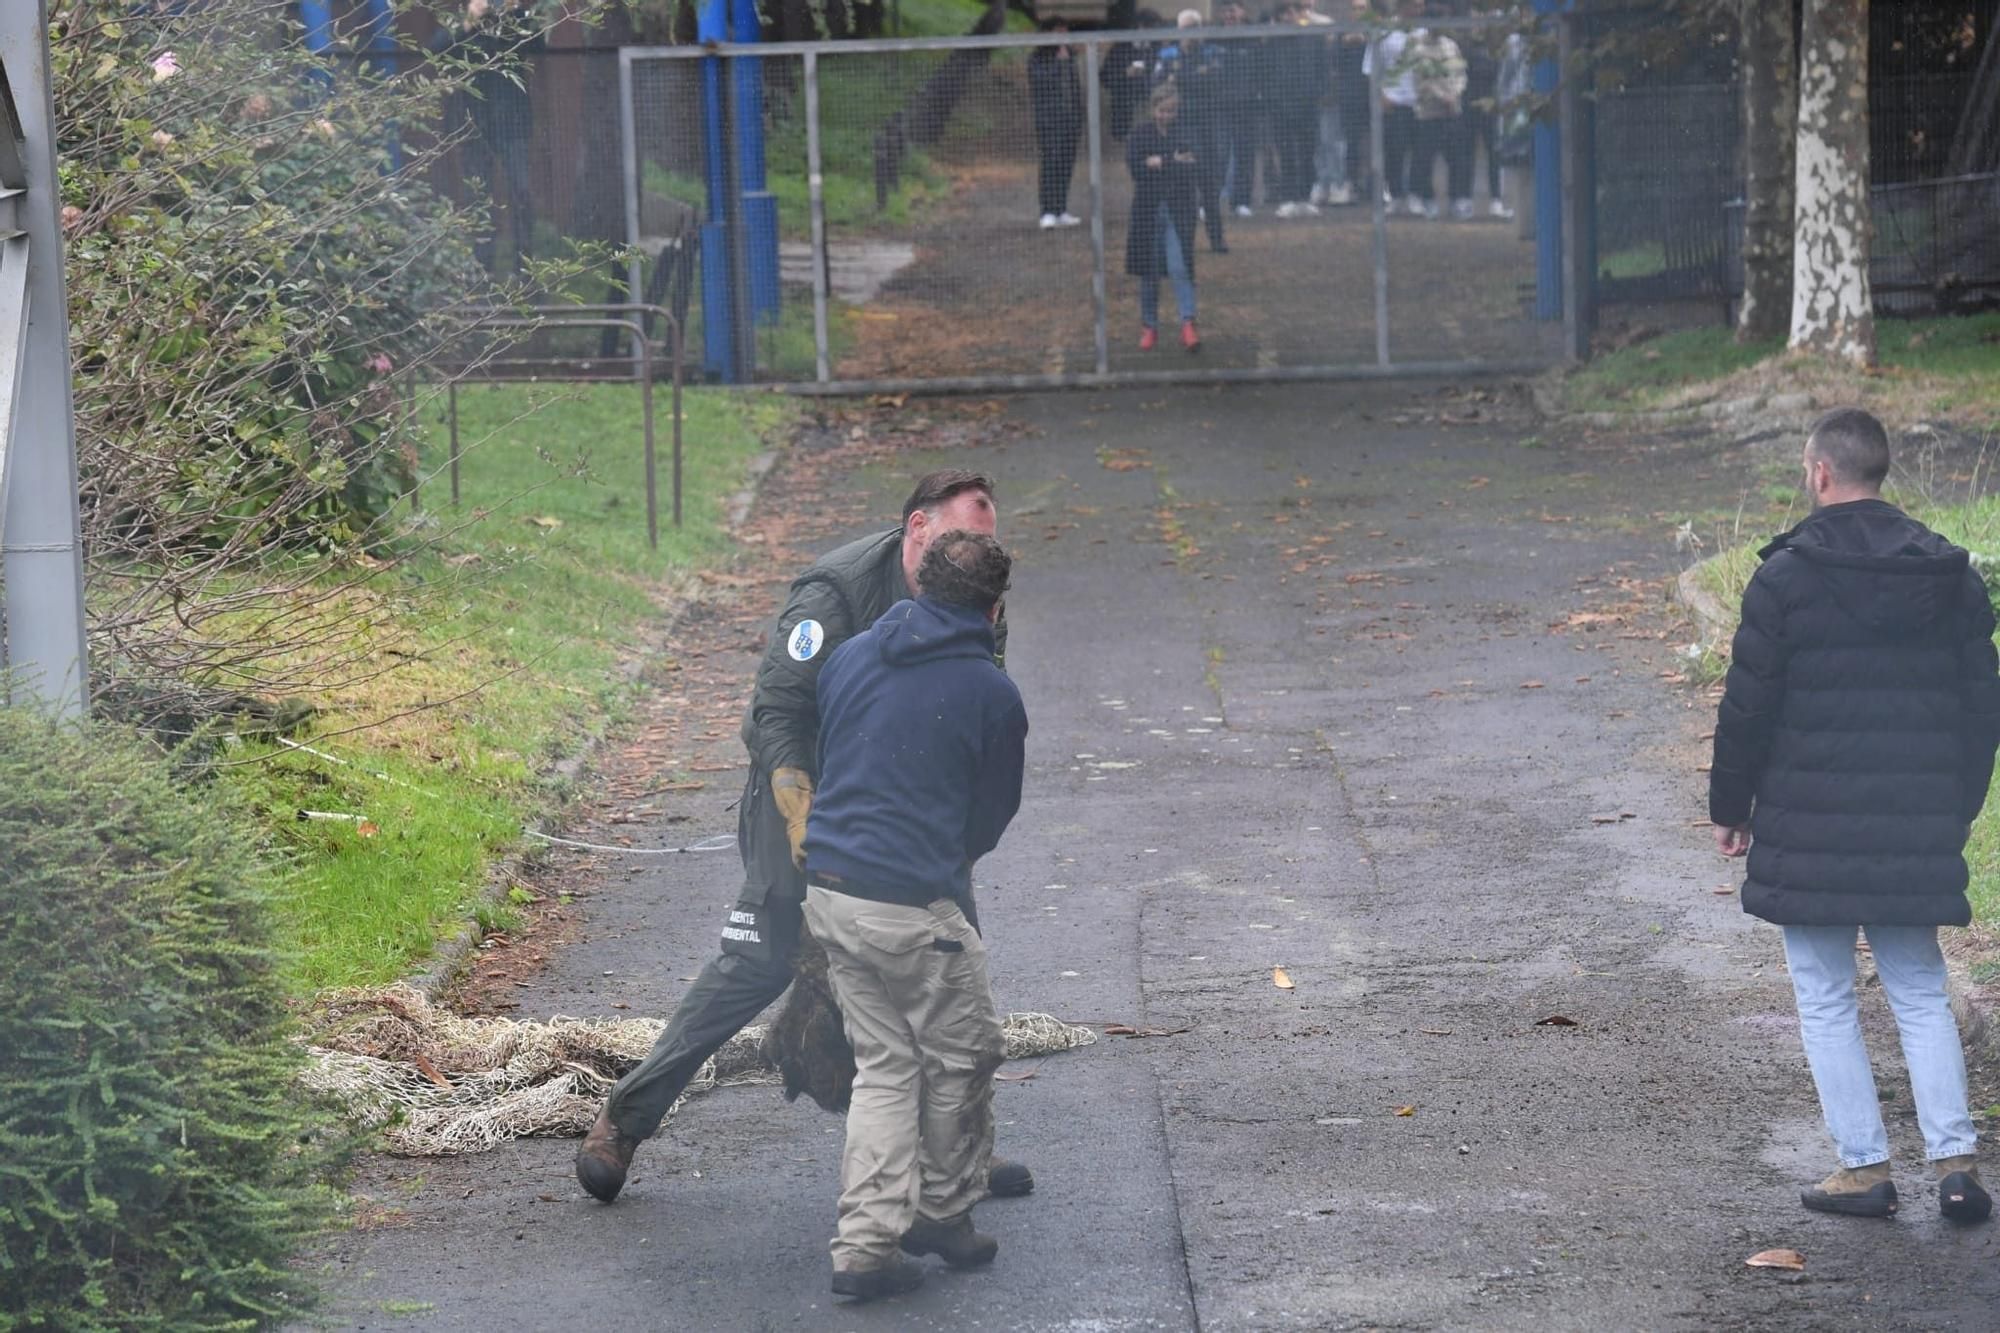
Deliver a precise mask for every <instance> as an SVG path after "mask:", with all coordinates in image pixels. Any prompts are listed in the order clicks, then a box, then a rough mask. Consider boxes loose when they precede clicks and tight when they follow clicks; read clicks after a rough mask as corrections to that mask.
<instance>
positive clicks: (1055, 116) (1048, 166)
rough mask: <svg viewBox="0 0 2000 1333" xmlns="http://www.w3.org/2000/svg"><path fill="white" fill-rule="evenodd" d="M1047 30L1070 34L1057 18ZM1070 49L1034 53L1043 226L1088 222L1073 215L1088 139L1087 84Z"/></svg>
mask: <svg viewBox="0 0 2000 1333" xmlns="http://www.w3.org/2000/svg"><path fill="white" fill-rule="evenodd" d="M1042 31H1043V32H1068V31H1069V24H1067V23H1065V22H1063V21H1062V20H1061V19H1055V20H1052V21H1050V22H1048V23H1045V24H1043V25H1042ZM1076 67H1077V60H1076V55H1075V53H1074V52H1072V51H1071V50H1070V48H1069V47H1068V46H1038V47H1036V48H1035V49H1034V50H1033V51H1031V52H1029V53H1028V100H1029V102H1030V103H1031V105H1032V107H1033V110H1034V117H1035V153H1036V156H1037V158H1038V159H1039V162H1040V185H1041V212H1042V217H1041V226H1042V230H1043V231H1048V230H1050V229H1051V228H1054V227H1074V226H1076V225H1077V224H1078V223H1079V222H1081V221H1083V219H1082V218H1079V217H1077V216H1076V215H1075V214H1073V213H1071V212H1070V211H1069V181H1070V177H1071V176H1073V175H1074V174H1075V173H1076V149H1077V145H1078V144H1079V143H1080V142H1081V141H1082V139H1083V119H1084V117H1083V80H1082V79H1081V78H1079V77H1078V75H1077V68H1076Z"/></svg>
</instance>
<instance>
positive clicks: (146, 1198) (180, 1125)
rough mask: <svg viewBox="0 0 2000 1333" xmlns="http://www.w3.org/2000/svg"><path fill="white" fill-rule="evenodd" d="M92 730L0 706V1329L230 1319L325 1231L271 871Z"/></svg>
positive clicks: (229, 827) (196, 797) (122, 747)
mask: <svg viewBox="0 0 2000 1333" xmlns="http://www.w3.org/2000/svg"><path fill="white" fill-rule="evenodd" d="M243 827H244V826H243V824H241V823H240V822H239V819H238V815H237V813H236V812H235V811H233V810H231V809H229V808H227V807H226V806H221V805H219V804H217V803H216V801H215V800H214V799H213V798H212V796H211V794H210V793H207V792H192V793H191V792H190V791H189V790H188V789H187V788H186V787H185V786H182V785H178V784H177V783H176V782H175V781H174V779H173V777H172V775H171V773H170V770H169V769H168V768H167V767H166V765H164V764H163V763H162V762H161V761H160V759H159V758H158V757H157V755H155V754H152V753H150V752H148V751H147V750H145V749H144V748H143V747H142V746H141V745H140V744H139V743H138V742H137V741H135V740H134V739H132V738H131V737H130V735H129V734H126V733H121V732H119V731H117V730H115V729H111V728H102V727H101V728H98V729H95V730H93V731H90V732H88V733H85V732H82V731H80V730H78V729H76V728H74V727H70V726H65V725H58V724H53V723H50V722H47V721H44V720H42V719H40V718H38V717H36V716H34V715H31V714H28V713H24V712H21V711H18V710H7V709H0V848H5V849H6V851H5V864H6V875H5V878H4V882H0V976H4V977H5V978H7V982H6V987H7V994H6V1002H5V1004H4V1005H0V1333H12V1331H13V1330H26V1329H63V1330H98V1329H158V1330H169V1329H171V1330H182V1329H222V1328H249V1327H255V1326H258V1325H260V1324H263V1323H267V1322H270V1321H272V1320H273V1319H275V1318H277V1317H280V1316H282V1315H285V1314H289V1313H292V1312H295V1311H296V1310H298V1309H299V1308H301V1307H302V1305H303V1304H304V1303H305V1302H306V1299H307V1297H308V1295H309V1288H308V1287H307V1286H306V1284H304V1283H303V1282H302V1281H301V1280H300V1278H299V1277H298V1275H296V1274H295V1273H293V1272H291V1271H289V1270H288V1268H287V1263H288V1260H289V1258H290V1256H291V1255H292V1253H293V1252H294V1250H295V1249H296V1248H297V1246H298V1245H299V1244H300V1243H301V1242H302V1241H303V1240H305V1239H307V1238H308V1237H310V1236H311V1235H313V1234H315V1233H316V1232H317V1231H318V1230H319V1228H320V1227H322V1226H323V1225H324V1224H325V1223H326V1221H327V1220H328V1219H329V1218H330V1216H331V1209H332V1207H333V1202H334V1197H335V1196H334V1195H333V1193H332V1192H331V1190H330V1188H329V1187H328V1186H326V1185H324V1184H322V1183H321V1181H322V1178H323V1172H324V1171H325V1170H326V1169H327V1168H328V1167H329V1166H330V1165H332V1158H333V1156H334V1155H335V1152H336V1143H337V1140H335V1139H331V1138H322V1137H321V1136H320V1135H319V1133H318V1132H317V1122H316V1119H315V1114H316V1112H315V1109H314V1108H313V1107H312V1106H311V1105H310V1104H308V1103H306V1102H305V1101H304V1100H303V1099H302V1097H301V1095H300V1093H299V1090H298V1088H297V1087H296V1085H295V1083H294V1075H295V1073H296V1070H297V1068H298V1065H299V1062H300V1060H301V1058H302V1053H301V1049H300V1048H299V1047H297V1046H295V1045H294V1044H293V1043H291V1042H290V1041H288V1040H287V1037H286V1032H287V1024H288V1017H287V1013H286V1010H285V1008H284V1005H283V1002H282V1000H281V997H280V993H279V990H278V984H277V978H276V971H275V967H274V960H273V957H272V953H271V950H270V948H269V945H268V939H269V927H268V925H267V922H266V898H267V895H268V894H269V893H270V892H271V891H272V890H273V888H274V887H275V886H276V884H277V883H278V879H277V877H276V875H275V872H274V869H273V867H272V866H271V865H269V864H268V862H267V861H266V860H265V859H264V858H262V857H261V856H260V855H259V853H258V852H257V850H256V849H255V847H254V846H253V845H252V843H251V842H250V840H249V839H248V838H247V837H246V836H245V834H244V833H243V832H242V829H243Z"/></svg>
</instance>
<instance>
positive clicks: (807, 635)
mask: <svg viewBox="0 0 2000 1333" xmlns="http://www.w3.org/2000/svg"><path fill="white" fill-rule="evenodd" d="M825 642H826V630H825V629H824V628H823V627H822V626H821V625H820V623H819V622H818V621H817V620H801V621H800V622H799V623H798V624H796V625H794V626H792V639H791V642H790V643H788V644H787V645H786V649H787V651H789V652H790V653H791V655H792V660H793V661H794V662H810V661H812V660H813V659H814V658H815V657H818V656H819V649H820V645H821V644H823V643H825Z"/></svg>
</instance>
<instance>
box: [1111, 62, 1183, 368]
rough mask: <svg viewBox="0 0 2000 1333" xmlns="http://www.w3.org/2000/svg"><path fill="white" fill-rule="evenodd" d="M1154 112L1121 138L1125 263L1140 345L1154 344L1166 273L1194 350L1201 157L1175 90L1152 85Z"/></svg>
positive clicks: (1148, 347)
mask: <svg viewBox="0 0 2000 1333" xmlns="http://www.w3.org/2000/svg"><path fill="white" fill-rule="evenodd" d="M1151 112H1152V114H1151V118H1150V119H1148V120H1147V121H1146V122H1145V123H1144V124H1142V125H1137V126H1135V127H1133V130H1132V134H1131V137H1129V138H1128V139H1126V141H1125V165H1126V166H1127V167H1128V168H1130V170H1131V172H1132V218H1131V222H1130V224H1129V225H1128V226H1127V228H1126V232H1125V271H1126V272H1127V273H1129V274H1131V275H1132V276H1133V277H1135V278H1137V279H1138V280H1139V325H1140V328H1139V350H1140V351H1142V352H1150V351H1152V350H1153V348H1155V347H1156V346H1158V345H1159V341H1160V334H1159V326H1160V279H1161V278H1163V277H1165V278H1171V279H1172V280H1173V284H1174V299H1175V301H1176V303H1177V304H1178V305H1179V307H1180V317H1181V346H1183V347H1185V348H1187V350H1188V351H1190V352H1192V351H1195V350H1196V349H1197V348H1199V347H1200V346H1201V334H1200V333H1199V332H1197V331H1196V329H1195V322H1194V320H1195V292H1194V247H1193V246H1192V245H1191V244H1190V243H1189V241H1190V238H1191V237H1193V236H1194V234H1195V226H1196V220H1195V219H1196V213H1197V210H1198V209H1199V207H1200V204H1199V197H1200V173H1201V161H1200V158H1199V157H1198V156H1197V155H1196V153H1195V151H1194V144H1193V142H1192V141H1191V140H1190V139H1189V138H1188V133H1187V129H1186V127H1185V126H1183V125H1182V124H1180V120H1179V117H1180V94H1178V93H1177V92H1175V91H1174V88H1173V86H1172V85H1171V84H1166V85H1162V86H1161V87H1159V88H1155V89H1154V90H1153V100H1152V106H1151Z"/></svg>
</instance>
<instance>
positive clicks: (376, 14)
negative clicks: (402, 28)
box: [364, 0, 403, 172]
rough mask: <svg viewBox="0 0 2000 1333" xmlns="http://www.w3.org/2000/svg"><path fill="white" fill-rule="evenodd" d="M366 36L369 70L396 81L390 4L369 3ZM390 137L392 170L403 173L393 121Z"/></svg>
mask: <svg viewBox="0 0 2000 1333" xmlns="http://www.w3.org/2000/svg"><path fill="white" fill-rule="evenodd" d="M367 15H368V16H367V27H366V32H367V36H368V40H367V41H366V42H365V43H364V45H365V46H366V48H367V51H368V68H369V70H370V72H372V73H373V74H374V75H375V77H376V78H378V79H382V80H384V81H387V80H389V79H393V78H395V77H396V72H397V68H398V64H399V62H398V61H397V59H396V56H397V46H396V15H395V12H394V11H393V10H391V9H390V8H389V0H368V11H367ZM387 129H388V135H389V143H388V148H389V170H390V171H391V172H398V171H401V170H402V169H403V135H402V127H401V126H399V125H397V124H396V122H394V121H391V122H389V125H388V127H387Z"/></svg>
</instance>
